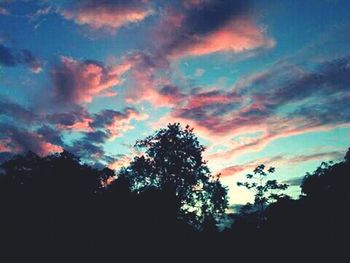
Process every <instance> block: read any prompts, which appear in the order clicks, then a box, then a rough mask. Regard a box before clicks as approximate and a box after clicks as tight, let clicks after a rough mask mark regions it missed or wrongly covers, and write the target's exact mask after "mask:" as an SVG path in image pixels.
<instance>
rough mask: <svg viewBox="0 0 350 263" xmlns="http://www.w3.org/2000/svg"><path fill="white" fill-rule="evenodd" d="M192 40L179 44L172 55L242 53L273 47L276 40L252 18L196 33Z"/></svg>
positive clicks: (178, 56) (177, 56) (175, 56)
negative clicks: (201, 33)
mask: <svg viewBox="0 0 350 263" xmlns="http://www.w3.org/2000/svg"><path fill="white" fill-rule="evenodd" d="M191 38H192V41H190V42H189V43H187V44H186V42H184V45H181V44H180V45H179V46H178V47H177V48H175V49H173V50H172V51H171V52H170V57H172V58H181V57H185V56H202V55H208V54H212V53H217V52H232V53H240V52H244V51H248V50H253V49H256V48H272V47H274V46H275V41H274V40H273V39H272V38H269V37H267V36H266V35H265V30H264V29H263V28H261V27H258V26H257V25H256V24H255V23H254V22H253V21H252V20H245V19H239V20H234V21H231V22H230V23H229V24H228V25H226V26H224V27H222V28H219V29H218V30H216V31H214V32H210V33H208V34H206V35H204V36H200V35H194V36H192V37H191Z"/></svg>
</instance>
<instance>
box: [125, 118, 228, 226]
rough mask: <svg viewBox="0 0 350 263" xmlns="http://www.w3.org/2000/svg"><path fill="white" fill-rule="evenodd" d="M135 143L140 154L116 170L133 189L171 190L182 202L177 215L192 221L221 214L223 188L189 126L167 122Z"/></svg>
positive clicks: (225, 204) (224, 193)
mask: <svg viewBox="0 0 350 263" xmlns="http://www.w3.org/2000/svg"><path fill="white" fill-rule="evenodd" d="M135 146H136V147H137V148H138V149H139V150H142V151H143V154H142V155H141V156H137V157H135V158H134V160H133V161H132V162H131V164H130V165H129V166H128V167H126V168H124V169H122V171H121V173H120V176H125V177H127V178H128V179H129V180H130V181H131V184H132V188H133V189H134V190H135V191H138V192H142V191H145V190H146V189H148V188H156V189H162V190H163V191H166V192H171V193H173V194H174V195H176V196H177V198H178V199H179V201H180V202H181V204H182V205H181V209H180V211H179V214H178V216H179V217H181V218H183V219H185V220H186V221H188V222H190V223H192V224H201V222H203V221H204V220H205V218H206V217H213V218H215V219H218V218H219V217H220V216H222V215H223V214H224V213H225V209H226V208H227V205H228V201H227V190H226V188H225V187H223V186H222V185H221V183H220V181H219V178H218V176H213V175H212V174H211V173H210V171H209V168H208V167H207V165H206V161H204V160H203V157H202V153H203V151H204V150H205V148H204V146H202V145H201V144H200V143H199V141H198V139H197V137H196V136H195V134H194V133H193V129H191V128H190V127H189V126H186V127H185V129H183V128H182V127H181V126H180V124H179V123H175V124H169V125H168V127H167V128H165V129H160V130H158V131H157V132H156V133H155V134H154V135H151V136H148V137H147V138H145V139H143V140H139V141H137V143H136V145H135Z"/></svg>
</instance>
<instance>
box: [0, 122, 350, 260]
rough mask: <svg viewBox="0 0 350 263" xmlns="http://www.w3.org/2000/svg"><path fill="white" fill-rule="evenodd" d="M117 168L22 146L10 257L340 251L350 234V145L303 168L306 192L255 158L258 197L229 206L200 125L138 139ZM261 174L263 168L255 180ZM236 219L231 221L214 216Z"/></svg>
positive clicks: (11, 207)
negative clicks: (231, 209) (293, 193)
mask: <svg viewBox="0 0 350 263" xmlns="http://www.w3.org/2000/svg"><path fill="white" fill-rule="evenodd" d="M135 146H136V147H137V148H138V150H139V151H140V153H141V154H139V155H138V156H136V157H135V158H134V159H133V160H132V162H131V163H130V164H129V165H128V166H127V167H124V168H122V169H121V170H120V171H118V173H117V174H115V172H114V171H113V170H110V169H108V168H105V169H102V170H101V169H97V168H94V167H91V166H88V165H85V164H82V163H81V162H80V160H79V159H78V158H77V157H75V156H74V155H72V154H70V153H68V152H66V151H64V152H62V153H58V154H54V155H50V156H47V157H39V156H37V155H36V154H34V153H28V154H26V155H21V156H16V157H14V158H13V159H11V160H9V161H6V162H5V163H3V164H2V165H1V174H0V209H1V210H0V211H1V212H0V215H1V216H0V231H1V232H0V241H1V243H0V252H1V257H3V258H5V257H6V261H3V262H23V261H25V262H27V261H32V260H36V261H46V262H66V261H68V262H74V261H76V262H83V261H88V262H104V261H108V262H109V261H115V262H118V261H121V262H132V261H140V260H141V261H148V260H151V261H162V262H168V261H181V262H182V261H184V262H187V261H193V262H198V261H205V262H207V261H209V260H212V261H215V262H219V261H223V260H229V261H235V260H237V259H241V260H244V261H245V262H247V261H252V260H255V259H259V260H263V261H266V260H268V261H275V260H281V261H282V262H284V260H283V259H284V257H287V258H288V259H291V258H293V257H295V258H296V259H298V258H299V259H300V256H301V255H304V256H303V259H310V260H316V259H325V258H327V257H329V259H330V260H333V261H334V259H335V258H336V257H337V256H340V255H341V254H342V252H343V250H344V251H345V252H346V249H347V244H348V243H346V241H343V240H346V239H348V237H349V236H350V226H349V222H350V220H349V219H350V188H349V186H350V174H349V172H350V151H349V152H348V153H347V155H346V156H345V159H344V161H342V162H340V163H336V164H327V163H322V164H321V166H320V167H319V168H318V169H316V171H315V172H314V173H312V174H308V175H306V176H305V178H304V180H303V182H302V185H301V190H302V195H301V196H300V198H299V199H297V200H294V199H291V198H290V197H288V196H287V195H285V194H284V193H283V190H285V189H286V188H287V185H284V184H280V183H278V182H277V181H275V180H266V179H268V175H269V174H270V173H272V172H274V169H273V168H270V169H267V170H266V169H265V167H264V166H263V165H261V166H258V167H257V168H256V169H255V170H254V171H253V173H252V174H249V175H247V182H243V183H241V184H240V185H242V186H245V187H247V188H248V189H251V190H253V191H254V192H255V201H254V203H253V204H248V205H247V206H245V207H244V208H243V209H241V212H240V213H238V214H227V213H226V210H227V208H228V201H227V189H226V188H225V187H223V186H222V185H221V183H220V181H219V178H218V176H214V175H212V174H211V173H210V171H209V169H208V167H207V165H206V162H205V161H204V160H203V159H202V152H203V151H204V147H203V146H202V145H200V143H199V142H198V140H197V138H196V136H195V134H194V133H193V130H192V129H190V128H189V127H186V128H184V129H183V128H181V126H180V125H179V124H171V125H169V126H168V127H167V128H165V129H161V130H159V131H157V132H156V133H155V134H154V135H153V136H149V137H147V138H145V139H144V140H140V141H138V142H137V143H136V145H135ZM254 179H258V180H257V182H260V183H255V181H254ZM228 218H229V219H230V220H232V221H233V224H232V226H231V227H230V228H226V229H225V230H223V231H219V229H218V227H217V225H218V224H219V223H220V222H222V221H223V220H224V219H225V220H227V219H228Z"/></svg>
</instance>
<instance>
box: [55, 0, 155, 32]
mask: <svg viewBox="0 0 350 263" xmlns="http://www.w3.org/2000/svg"><path fill="white" fill-rule="evenodd" d="M147 2H148V1H139V0H130V1H120V0H117V1H115V0H103V1H98V0H88V1H83V2H81V3H79V4H77V5H75V6H70V7H68V8H67V9H65V10H63V11H61V14H62V15H63V17H64V18H66V19H69V20H73V21H74V22H75V23H77V24H78V25H86V26H88V27H89V28H91V29H93V30H98V29H105V30H107V31H109V32H111V33H115V32H116V31H117V30H118V29H120V28H121V27H125V26H127V25H130V24H135V23H139V22H141V21H143V20H144V19H146V18H147V17H148V16H150V15H152V14H153V10H152V8H151V6H150V5H149V4H148V3H147Z"/></svg>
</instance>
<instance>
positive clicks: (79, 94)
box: [51, 56, 130, 104]
mask: <svg viewBox="0 0 350 263" xmlns="http://www.w3.org/2000/svg"><path fill="white" fill-rule="evenodd" d="M129 69H130V65H129V64H126V63H122V64H120V65H117V66H113V67H104V66H103V65H101V64H99V63H97V62H94V61H84V62H80V61H77V60H74V59H73V58H70V57H64V56H63V57H61V65H60V66H59V67H56V68H55V69H54V70H53V71H52V74H51V76H52V80H53V84H54V95H55V97H56V98H58V99H59V100H62V101H63V102H68V103H78V104H79V103H89V102H91V101H92V100H93V99H94V98H95V97H96V96H110V95H111V93H110V92H111V91H110V89H111V88H113V87H114V86H117V85H119V84H121V83H122V75H123V74H124V73H125V72H126V71H128V70H129ZM114 94H115V93H114ZM114 94H113V95H114Z"/></svg>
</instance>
